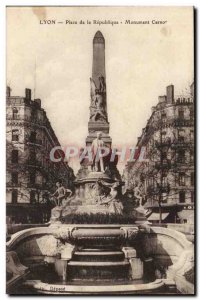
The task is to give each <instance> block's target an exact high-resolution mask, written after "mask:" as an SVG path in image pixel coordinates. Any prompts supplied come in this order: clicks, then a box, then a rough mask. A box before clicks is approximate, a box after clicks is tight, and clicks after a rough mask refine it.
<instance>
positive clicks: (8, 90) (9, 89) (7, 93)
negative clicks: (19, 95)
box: [6, 86, 11, 97]
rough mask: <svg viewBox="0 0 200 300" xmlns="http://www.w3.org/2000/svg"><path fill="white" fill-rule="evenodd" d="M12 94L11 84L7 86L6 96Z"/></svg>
mask: <svg viewBox="0 0 200 300" xmlns="http://www.w3.org/2000/svg"><path fill="white" fill-rule="evenodd" d="M10 96H11V88H10V87H9V86H7V87H6V97H10Z"/></svg>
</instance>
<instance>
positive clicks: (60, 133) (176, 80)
mask: <svg viewBox="0 0 200 300" xmlns="http://www.w3.org/2000/svg"><path fill="white" fill-rule="evenodd" d="M192 13H193V12H192V8H191V7H106V8H105V7H76V8H74V7H40V8H39V7H33V8H31V7H21V8H20V7H9V8H7V76H6V77H7V84H8V85H10V86H11V89H12V95H16V96H24V90H25V88H31V89H32V91H33V97H35V98H41V100H42V107H43V108H44V109H45V110H46V112H47V116H48V118H49V120H50V122H51V124H52V127H53V129H54V131H55V133H56V135H57V137H58V139H59V141H60V143H61V145H63V146H66V145H78V146H80V147H81V146H84V145H85V138H86V136H87V134H88V129H87V125H88V121H89V105H90V83H89V78H90V77H91V73H92V40H93V37H94V35H95V33H96V31H97V30H100V31H101V32H102V34H103V35H104V38H105V47H106V50H105V51H106V52H105V55H106V84H107V106H108V119H109V122H110V136H111V137H112V140H113V145H114V146H116V147H117V148H120V146H122V145H131V146H134V145H136V142H137V137H138V136H140V135H141V132H142V128H143V127H145V125H146V122H147V119H148V118H149V117H150V115H151V107H152V106H154V105H156V104H157V102H158V96H159V95H164V94H165V92H166V86H167V85H169V84H174V86H175V94H181V93H184V92H185V91H186V88H188V86H189V85H190V84H191V83H192V81H193V73H194V69H193V68H194V66H193V59H194V57H193V47H194V45H193V19H192ZM45 20H55V21H56V24H44V23H45ZM66 20H68V21H70V22H68V24H65V22H66ZM81 20H82V21H84V22H85V24H80V21H81ZM87 20H88V21H90V22H91V24H86V22H87ZM94 20H97V21H98V20H100V21H104V20H107V21H115V22H118V23H119V24H116V25H111V24H101V25H98V24H93V21H94ZM126 20H132V21H149V23H150V24H146V25H145V24H125V21H126ZM152 20H156V21H164V22H165V23H164V24H152ZM57 22H63V23H62V24H61V23H57ZM72 22H77V24H69V23H72ZM40 23H43V24H40ZM70 164H71V166H72V167H73V168H74V169H75V171H77V168H78V165H77V162H75V161H71V162H70ZM121 167H122V166H121Z"/></svg>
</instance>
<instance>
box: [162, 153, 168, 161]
mask: <svg viewBox="0 0 200 300" xmlns="http://www.w3.org/2000/svg"><path fill="white" fill-rule="evenodd" d="M161 157H162V160H166V159H167V152H162V153H161Z"/></svg>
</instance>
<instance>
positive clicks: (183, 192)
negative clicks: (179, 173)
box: [179, 191, 185, 203]
mask: <svg viewBox="0 0 200 300" xmlns="http://www.w3.org/2000/svg"><path fill="white" fill-rule="evenodd" d="M179 202H180V203H185V191H180V192H179Z"/></svg>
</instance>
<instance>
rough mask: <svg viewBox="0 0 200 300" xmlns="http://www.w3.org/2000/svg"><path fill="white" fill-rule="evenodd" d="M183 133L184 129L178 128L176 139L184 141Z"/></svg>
mask: <svg viewBox="0 0 200 300" xmlns="http://www.w3.org/2000/svg"><path fill="white" fill-rule="evenodd" d="M184 134H185V131H184V130H179V131H178V141H179V142H184Z"/></svg>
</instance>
